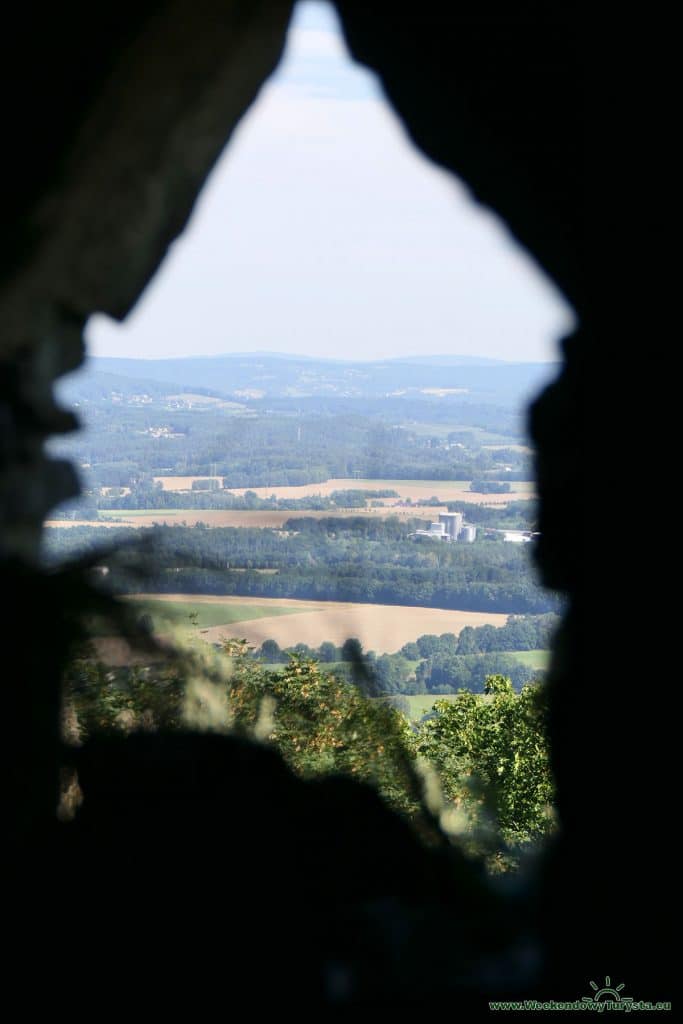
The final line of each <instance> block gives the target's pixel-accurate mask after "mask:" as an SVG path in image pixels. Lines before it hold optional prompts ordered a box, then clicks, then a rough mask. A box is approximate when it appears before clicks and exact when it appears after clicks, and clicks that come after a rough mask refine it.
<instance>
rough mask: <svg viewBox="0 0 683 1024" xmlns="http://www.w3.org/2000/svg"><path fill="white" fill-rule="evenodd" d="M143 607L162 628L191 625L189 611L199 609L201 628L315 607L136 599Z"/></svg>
mask: <svg viewBox="0 0 683 1024" xmlns="http://www.w3.org/2000/svg"><path fill="white" fill-rule="evenodd" d="M135 603H136V604H137V605H138V606H139V607H140V610H141V611H144V612H147V613H148V614H149V615H151V616H152V621H153V622H154V626H155V628H156V629H163V627H164V626H165V625H166V626H168V624H169V622H171V621H172V622H175V623H177V624H179V625H187V626H189V625H190V618H189V617H190V615H191V614H192V613H196V616H197V620H196V625H197V628H198V629H208V628H209V627H211V626H229V625H232V624H233V623H235V622H248V621H249V620H253V619H266V618H271V617H274V616H276V615H295V614H297V613H299V612H307V611H313V610H314V609H313V608H308V607H306V606H305V605H298V606H297V607H294V608H290V607H286V606H281V605H257V604H209V603H208V602H207V603H205V602H201V603H194V602H193V601H136V602H135Z"/></svg>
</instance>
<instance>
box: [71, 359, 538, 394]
mask: <svg viewBox="0 0 683 1024" xmlns="http://www.w3.org/2000/svg"><path fill="white" fill-rule="evenodd" d="M554 369H555V364H552V363H505V362H498V361H495V360H485V361H481V362H480V361H478V360H477V358H476V357H463V356H423V357H407V358H403V357H402V358H398V359H390V360H374V361H372V362H361V361H358V360H334V359H327V358H324V359H316V358H313V357H300V356H283V355H274V354H266V353H255V352H253V353H245V354H229V355H224V356H200V357H189V358H179V359H128V358H121V359H118V358H113V357H106V358H105V357H99V358H92V359H89V360H88V362H87V363H86V365H85V367H84V368H83V369H81V370H79V371H78V372H77V373H76V374H73V375H71V376H70V378H67V379H66V380H65V388H66V392H67V393H68V394H69V395H71V394H72V392H73V387H74V386H75V385H78V382H82V383H83V384H85V382H88V383H89V385H90V384H92V385H94V386H95V388H96V390H100V391H102V392H105V391H106V390H107V388H109V390H115V389H116V387H117V383H116V379H112V378H117V379H118V386H120V387H121V388H122V389H123V390H124V391H127V392H128V391H130V390H131V388H132V389H133V390H135V389H137V390H138V391H140V389H141V388H142V390H144V386H147V387H148V388H149V389H150V390H152V391H153V393H157V394H158V393H159V391H160V390H164V389H166V391H167V393H172V392H173V391H180V390H186V391H187V390H188V389H192V388H201V389H209V390H210V391H211V392H213V393H214V394H221V395H223V396H226V397H232V396H237V397H238V398H239V399H240V400H241V401H243V400H246V401H249V400H250V399H257V398H263V397H278V398H303V397H311V396H328V397H335V396H336V397H346V398H363V397H365V396H367V397H381V396H386V395H391V396H397V395H403V394H405V395H408V396H410V397H413V398H414V397H418V396H419V395H420V394H424V395H425V396H427V395H431V396H437V397H439V396H444V397H446V396H459V397H461V398H462V399H463V400H475V401H478V402H486V403H492V404H503V405H506V406H517V407H519V405H521V404H523V402H525V401H527V400H528V399H529V398H530V397H531V396H532V395H533V394H534V393H536V392H537V391H538V390H539V389H540V387H541V386H542V384H543V383H544V382H545V381H547V380H549V379H550V378H551V377H552V376H553V373H554Z"/></svg>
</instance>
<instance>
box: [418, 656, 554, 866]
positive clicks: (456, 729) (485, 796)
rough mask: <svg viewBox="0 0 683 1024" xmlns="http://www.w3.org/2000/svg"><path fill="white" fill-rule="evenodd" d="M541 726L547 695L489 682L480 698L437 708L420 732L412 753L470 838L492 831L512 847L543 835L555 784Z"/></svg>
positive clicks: (495, 679)
mask: <svg viewBox="0 0 683 1024" xmlns="http://www.w3.org/2000/svg"><path fill="white" fill-rule="evenodd" d="M545 726H546V691H545V688H543V687H541V686H538V685H533V686H526V687H524V688H523V689H522V691H521V693H519V694H516V693H515V691H514V690H513V687H512V684H511V682H510V680H509V679H506V678H505V677H504V676H500V675H494V676H490V677H489V678H488V680H487V685H486V694H485V695H483V696H482V695H478V694H474V693H468V692H465V691H463V692H461V693H459V694H458V695H457V696H456V697H455V699H454V700H452V701H437V702H436V703H435V705H434V713H433V714H432V715H431V716H430V717H428V718H426V719H425V720H424V721H423V723H422V724H421V726H420V731H419V734H418V738H417V750H418V753H419V754H421V755H422V756H423V757H425V758H427V760H428V761H429V762H430V763H431V764H432V765H433V766H434V768H435V769H436V771H437V773H438V776H439V779H440V781H441V785H442V788H443V792H444V795H445V797H446V798H447V800H448V801H450V802H451V804H452V806H453V808H454V809H456V810H457V811H459V812H460V813H461V814H462V815H464V817H465V818H466V820H467V824H468V830H469V831H470V833H471V834H474V835H477V834H479V835H482V834H485V833H486V831H487V829H490V828H491V827H492V826H493V828H494V829H495V830H496V831H498V832H499V833H500V836H501V837H502V839H503V841H504V842H505V843H506V844H508V845H513V846H515V845H520V844H523V843H527V842H529V841H533V840H537V839H540V838H541V837H543V836H544V835H546V834H547V833H548V832H549V830H550V828H551V827H552V816H551V812H550V807H551V803H552V799H553V783H552V778H551V774H550V763H549V754H548V746H547V740H546V727H545Z"/></svg>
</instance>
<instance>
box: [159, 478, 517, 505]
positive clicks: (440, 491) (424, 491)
mask: <svg viewBox="0 0 683 1024" xmlns="http://www.w3.org/2000/svg"><path fill="white" fill-rule="evenodd" d="M154 479H155V480H160V481H161V484H162V486H163V489H164V490H165V491H189V490H190V489H191V487H192V481H193V480H199V479H204V478H202V477H195V476H157V477H155V478H154ZM511 486H512V487H513V488H514V489H513V490H511V491H510V492H509V493H508V494H479V493H477V492H476V491H470V489H469V488H470V481H469V480H355V479H351V478H339V479H336V480H326V481H325V482H324V483H320V484H304V485H303V486H302V487H231V488H226V490H229V491H230V493H232V494H244V492H245V491H247V490H249V491H253V492H254V493H255V494H257V495H258V497H259V498H270V497H271V496H272V495H275V497H276V498H308V497H311V496H314V495H318V494H321V495H323V496H329V495H330V494H332V492H333V491H347V490H365V491H382V490H392V491H396V492H397V494H398V495H399V498H401V499H403V500H404V501H405V500H406V499H408V498H410V500H411V501H419V500H420V499H424V498H431V497H432V495H436V496H437V497H438V498H440V499H441V500H442V501H468V502H471V503H473V504H475V505H506V504H507V503H508V502H509V501H519V500H523V499H524V498H531V497H533V491H534V484H533V483H532V482H530V481H513V483H512V484H511ZM382 500H383V501H384V503H385V504H386V505H392V504H393V503H394V502H395V501H397V500H398V499H396V498H384V499H382Z"/></svg>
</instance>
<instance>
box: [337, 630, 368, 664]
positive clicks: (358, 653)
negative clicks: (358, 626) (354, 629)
mask: <svg viewBox="0 0 683 1024" xmlns="http://www.w3.org/2000/svg"><path fill="white" fill-rule="evenodd" d="M362 657H363V645H362V644H361V642H360V640H358V638H357V637H355V636H352V637H349V638H348V640H345V641H344V643H343V644H342V649H341V661H350V662H358V661H360V660H361V659H362Z"/></svg>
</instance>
